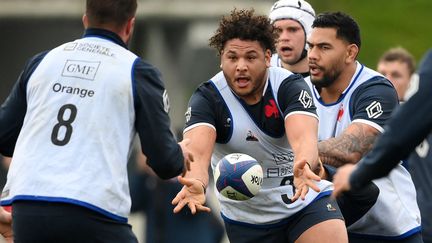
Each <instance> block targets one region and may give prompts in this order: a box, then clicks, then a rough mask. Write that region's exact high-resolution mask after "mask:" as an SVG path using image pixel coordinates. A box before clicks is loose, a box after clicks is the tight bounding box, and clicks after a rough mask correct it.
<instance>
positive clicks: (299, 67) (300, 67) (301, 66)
mask: <svg viewBox="0 0 432 243" xmlns="http://www.w3.org/2000/svg"><path fill="white" fill-rule="evenodd" d="M281 63H282V67H283V68H285V69H288V70H290V71H291V72H293V73H307V72H309V66H308V60H307V58H303V59H302V60H301V61H300V62H298V63H296V64H293V65H290V64H288V63H285V62H282V60H281Z"/></svg>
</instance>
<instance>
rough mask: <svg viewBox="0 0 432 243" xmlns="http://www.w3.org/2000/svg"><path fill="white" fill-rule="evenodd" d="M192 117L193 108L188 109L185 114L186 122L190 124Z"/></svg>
mask: <svg viewBox="0 0 432 243" xmlns="http://www.w3.org/2000/svg"><path fill="white" fill-rule="evenodd" d="M191 116H192V107H190V106H189V107H188V108H187V111H186V113H185V118H186V122H189V121H190V119H191Z"/></svg>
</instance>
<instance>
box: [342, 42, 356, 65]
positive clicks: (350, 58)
mask: <svg viewBox="0 0 432 243" xmlns="http://www.w3.org/2000/svg"><path fill="white" fill-rule="evenodd" d="M358 53H359V48H358V46H357V45H356V44H350V45H348V46H347V56H346V59H345V62H346V63H352V62H355V60H356V59H357V55H358Z"/></svg>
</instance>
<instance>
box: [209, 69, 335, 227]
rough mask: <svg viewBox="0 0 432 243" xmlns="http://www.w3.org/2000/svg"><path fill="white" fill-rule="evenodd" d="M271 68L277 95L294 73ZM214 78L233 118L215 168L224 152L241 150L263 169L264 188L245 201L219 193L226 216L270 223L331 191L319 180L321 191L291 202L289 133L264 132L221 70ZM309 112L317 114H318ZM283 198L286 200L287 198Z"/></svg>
mask: <svg viewBox="0 0 432 243" xmlns="http://www.w3.org/2000/svg"><path fill="white" fill-rule="evenodd" d="M269 70H270V71H269V83H270V84H268V85H270V86H271V87H272V91H273V96H274V97H277V92H278V88H279V86H280V84H281V82H282V81H283V80H284V79H285V78H287V77H288V76H289V75H291V72H289V71H287V70H284V69H281V68H270V69H269ZM211 81H212V82H213V83H214V85H215V86H216V88H217V90H218V91H219V93H220V95H221V96H222V98H223V100H224V102H225V104H226V105H227V107H228V109H229V111H230V113H231V115H232V121H231V122H230V123H231V125H232V135H231V138H230V140H229V141H228V142H227V143H225V144H222V143H217V144H216V146H215V149H214V153H213V156H212V168H213V169H214V168H215V166H216V164H217V162H218V161H219V160H220V159H222V158H223V157H224V156H225V155H227V154H230V153H234V152H238V151H241V152H242V153H246V154H248V155H250V156H252V157H254V158H255V159H257V161H259V162H260V164H261V166H262V167H263V171H264V179H263V184H262V189H261V190H260V191H259V193H258V194H257V195H256V196H255V197H253V198H251V199H249V200H246V201H234V200H231V199H227V198H225V197H224V196H222V195H220V194H218V199H219V201H220V204H221V213H222V215H223V216H224V218H225V219H226V220H232V221H238V222H242V223H247V224H255V225H263V224H266V225H267V224H268V225H270V224H273V223H277V222H280V221H281V220H283V219H286V218H288V217H290V216H292V215H293V214H295V213H297V212H298V211H300V210H301V209H303V208H305V207H306V206H307V205H308V204H310V203H311V202H312V201H313V200H315V199H317V198H319V197H321V196H324V195H329V194H330V190H331V189H332V184H331V183H330V182H328V181H325V180H322V181H321V182H319V183H318V186H319V188H320V189H321V192H320V193H317V192H315V191H313V190H309V193H308V194H307V196H306V199H305V200H304V201H303V200H297V201H296V202H294V203H291V201H290V200H289V198H292V196H293V186H292V178H293V161H294V155H293V152H292V150H291V147H290V145H289V143H288V140H287V137H286V135H284V136H282V137H279V138H275V137H271V136H269V135H267V134H266V133H264V132H263V131H262V130H261V129H260V128H259V127H258V126H257V125H256V124H255V123H254V121H253V119H252V118H251V117H250V115H249V113H248V112H247V111H246V110H245V108H244V107H243V106H242V104H241V103H240V102H239V100H238V98H236V97H235V96H234V94H233V93H232V91H231V89H230V88H229V87H228V85H227V83H226V79H225V77H224V75H223V74H222V72H220V73H219V74H217V75H216V76H215V77H213V78H212V79H211ZM293 113H295V112H293ZM304 114H307V113H304ZM309 114H310V115H313V116H315V114H312V113H309ZM289 115H290V114H288V115H287V116H289ZM248 136H249V137H253V141H249V142H248V141H247V137H248ZM251 140H252V139H251ZM282 181H284V183H282ZM281 184H283V185H281ZM284 198H285V201H286V202H284Z"/></svg>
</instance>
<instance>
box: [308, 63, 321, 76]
mask: <svg viewBox="0 0 432 243" xmlns="http://www.w3.org/2000/svg"><path fill="white" fill-rule="evenodd" d="M321 70H322V68H321V67H320V66H318V65H316V64H310V65H309V72H310V74H311V75H318V74H319V73H320V72H321Z"/></svg>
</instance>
